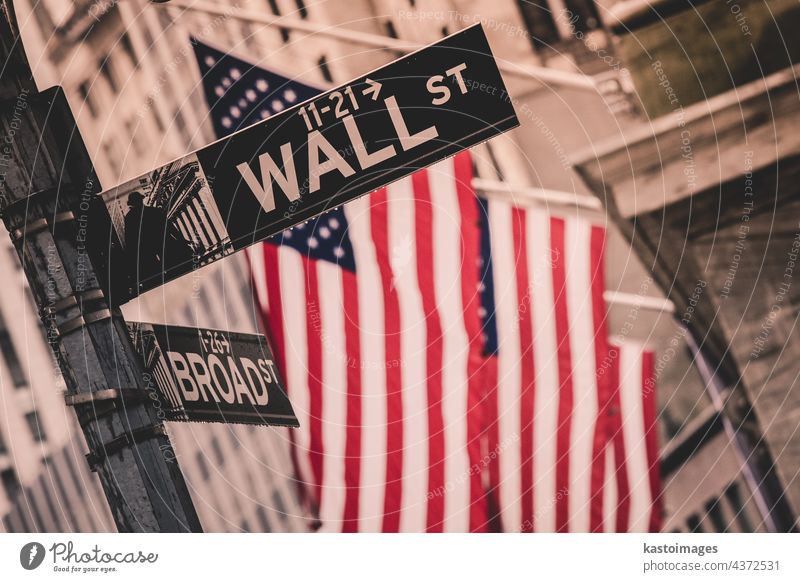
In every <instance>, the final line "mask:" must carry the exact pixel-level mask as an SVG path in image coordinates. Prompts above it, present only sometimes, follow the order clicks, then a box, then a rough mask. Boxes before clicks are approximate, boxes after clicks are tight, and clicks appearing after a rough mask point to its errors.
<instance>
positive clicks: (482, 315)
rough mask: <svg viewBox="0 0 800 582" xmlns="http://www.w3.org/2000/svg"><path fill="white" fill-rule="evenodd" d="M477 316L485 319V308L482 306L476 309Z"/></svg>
mask: <svg viewBox="0 0 800 582" xmlns="http://www.w3.org/2000/svg"><path fill="white" fill-rule="evenodd" d="M478 315H480V316H481V317H486V308H485V307H483V306H481V307H478Z"/></svg>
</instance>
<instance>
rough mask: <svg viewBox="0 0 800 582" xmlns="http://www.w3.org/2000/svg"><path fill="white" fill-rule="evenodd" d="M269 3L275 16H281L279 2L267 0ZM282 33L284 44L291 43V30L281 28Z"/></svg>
mask: <svg viewBox="0 0 800 582" xmlns="http://www.w3.org/2000/svg"><path fill="white" fill-rule="evenodd" d="M267 2H269V8H270V10H272V13H273V14H274V15H275V16H280V15H281V9H280V8H278V0H267ZM279 30H280V31H281V39H282V40H283V42H289V29H288V28H283V27H281V28H280V29H279Z"/></svg>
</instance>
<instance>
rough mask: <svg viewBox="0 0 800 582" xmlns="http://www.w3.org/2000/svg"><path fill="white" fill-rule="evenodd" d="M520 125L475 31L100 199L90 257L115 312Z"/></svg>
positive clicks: (91, 222) (87, 217)
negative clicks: (143, 295) (142, 295)
mask: <svg viewBox="0 0 800 582" xmlns="http://www.w3.org/2000/svg"><path fill="white" fill-rule="evenodd" d="M487 87H488V88H490V89H491V90H485V88H487ZM517 125H519V121H518V120H517V117H516V114H515V113H514V108H513V105H512V103H511V100H510V98H509V96H508V94H507V92H506V91H505V85H504V84H503V79H502V77H501V76H500V72H499V70H498V69H497V65H496V63H495V61H494V57H493V56H492V52H491V49H490V48H489V44H488V42H487V40H486V35H485V34H484V32H483V29H482V28H481V26H480V25H479V24H476V25H475V26H472V27H470V28H467V29H465V30H463V31H461V32H458V33H456V34H453V35H451V36H449V37H447V38H445V39H443V40H441V41H439V42H437V43H435V44H432V45H430V46H428V47H425V48H423V49H420V50H418V51H416V52H414V53H412V54H409V55H407V56H405V57H403V58H400V59H398V60H396V61H394V62H393V63H390V64H389V65H386V66H385V67H382V68H380V69H376V70H375V71H373V72H371V73H369V74H368V75H365V76H363V77H360V78H358V79H355V80H353V81H351V82H350V83H347V84H346V85H343V86H341V87H338V88H336V89H333V90H331V91H328V92H327V93H323V94H321V95H319V96H317V97H314V98H313V99H310V100H308V101H306V102H304V103H300V104H298V105H296V106H295V107H292V108H290V109H287V110H285V111H283V112H282V113H281V114H280V115H275V116H273V117H270V118H268V119H266V120H264V121H262V122H260V123H258V124H255V125H253V126H250V127H247V128H245V129H242V130H240V131H238V132H236V133H234V134H232V135H230V136H228V137H226V138H224V139H221V140H219V141H216V142H214V143H212V144H210V145H208V146H206V147H204V148H202V149H200V150H198V151H195V152H193V153H191V154H188V155H186V156H184V157H183V158H181V159H179V160H176V161H174V162H171V163H169V164H166V165H165V166H162V167H160V168H156V169H154V170H152V171H150V172H148V173H147V174H145V175H143V176H140V177H138V178H136V179H134V180H131V181H129V182H127V183H124V184H121V185H120V186H117V187H115V188H112V189H110V190H108V191H106V192H103V193H102V194H100V195H98V197H97V198H95V199H94V200H93V201H92V202H91V203H88V204H87V203H84V207H83V208H82V209H81V211H80V214H81V216H82V217H84V224H85V226H86V228H85V237H86V248H87V250H88V252H89V253H90V256H91V258H92V260H93V263H94V265H95V269H96V270H97V271H98V276H99V278H100V279H101V285H102V286H103V287H104V288H105V291H106V296H107V297H108V298H109V301H110V302H111V303H112V304H113V305H119V304H122V303H124V302H125V301H128V300H130V299H132V298H133V297H135V296H137V295H139V294H140V293H143V292H144V291H147V290H149V289H153V288H155V287H158V286H160V285H162V284H164V283H166V282H167V281H170V280H172V279H175V278H177V277H179V276H181V275H183V274H186V273H188V272H190V271H192V270H194V269H197V268H199V267H201V266H203V265H206V264H208V263H211V262H213V261H216V260H218V259H220V258H222V257H224V256H226V255H228V254H230V253H233V252H235V251H238V250H240V249H243V248H245V247H247V246H249V245H252V244H254V243H257V242H259V241H263V240H265V239H267V238H269V237H270V236H273V235H275V234H278V233H280V232H281V231H283V230H285V229H287V228H290V227H292V226H294V225H296V224H299V223H302V222H304V221H306V220H308V219H310V218H312V217H314V216H317V215H318V214H321V213H323V212H325V211H327V210H331V209H333V208H335V207H337V206H339V205H341V204H343V203H345V202H348V201H350V200H353V199H355V198H358V197H359V196H361V195H363V194H367V193H369V192H372V191H374V190H376V189H378V188H380V187H382V186H385V185H386V184H388V183H390V182H393V181H395V180H397V179H399V178H402V177H404V176H407V175H409V174H411V173H413V172H414V171H416V170H418V169H420V168H423V167H426V166H429V165H431V164H433V163H435V162H437V161H439V160H441V159H443V158H446V157H448V156H451V155H454V154H456V153H457V152H459V151H460V150H463V149H466V148H469V147H472V146H474V145H477V144H479V143H481V142H483V141H485V140H487V139H489V138H491V137H494V136H497V135H499V134H501V133H503V132H506V131H508V130H510V129H512V128H514V127H516V126H517Z"/></svg>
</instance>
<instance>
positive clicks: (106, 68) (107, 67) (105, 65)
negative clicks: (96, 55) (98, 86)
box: [97, 55, 119, 93]
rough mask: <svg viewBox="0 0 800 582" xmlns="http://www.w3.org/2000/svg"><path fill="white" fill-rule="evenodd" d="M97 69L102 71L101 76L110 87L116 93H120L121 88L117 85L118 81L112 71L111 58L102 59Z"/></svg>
mask: <svg viewBox="0 0 800 582" xmlns="http://www.w3.org/2000/svg"><path fill="white" fill-rule="evenodd" d="M97 68H98V69H99V70H100V74H101V75H102V76H103V77H104V78H105V80H106V81H108V85H109V87H111V90H112V91H113V92H114V93H117V92H118V91H119V86H118V85H117V81H116V80H115V79H114V73H113V72H112V71H111V56H110V55H109V56H108V57H106V58H104V59H100V61H99V62H98V63H97Z"/></svg>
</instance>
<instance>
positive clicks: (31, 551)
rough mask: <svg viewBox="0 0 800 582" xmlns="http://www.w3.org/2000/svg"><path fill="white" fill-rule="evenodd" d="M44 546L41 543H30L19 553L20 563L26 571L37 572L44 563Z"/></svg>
mask: <svg viewBox="0 0 800 582" xmlns="http://www.w3.org/2000/svg"><path fill="white" fill-rule="evenodd" d="M44 555H45V550H44V546H43V545H42V544H40V543H39V542H30V543H28V544H25V545H24V546H22V549H21V550H20V551H19V563H20V564H22V567H23V568H25V569H26V570H35V569H36V568H38V567H39V566H41V565H42V562H43V561H44Z"/></svg>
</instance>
